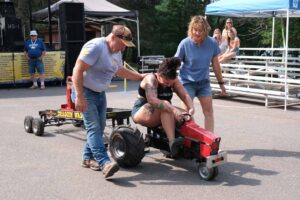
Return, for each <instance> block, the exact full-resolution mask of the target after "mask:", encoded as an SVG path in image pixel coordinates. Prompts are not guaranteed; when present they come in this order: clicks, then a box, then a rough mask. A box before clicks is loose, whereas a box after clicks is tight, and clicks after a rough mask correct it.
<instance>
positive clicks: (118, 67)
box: [72, 25, 144, 178]
mask: <svg viewBox="0 0 300 200" xmlns="http://www.w3.org/2000/svg"><path fill="white" fill-rule="evenodd" d="M134 46H135V45H134V44H133V42H132V34H131V31H130V30H129V29H128V28H127V27H126V26H123V25H114V26H113V29H112V32H111V33H110V34H109V35H108V36H106V37H101V38H95V39H92V40H90V41H88V42H87V43H86V44H84V46H83V47H82V50H81V52H80V54H79V56H78V59H77V61H76V64H75V67H74V69H73V76H72V80H73V86H74V90H72V99H73V101H74V100H75V108H76V110H78V111H81V112H83V119H84V125H85V128H86V130H87V140H86V143H85V145H84V148H83V161H82V164H81V165H82V167H85V168H90V169H92V170H100V169H101V170H102V173H103V175H104V177H105V178H108V177H110V176H112V175H113V174H114V173H115V172H117V171H118V170H119V166H118V164H117V163H115V162H112V161H111V160H110V158H109V156H108V154H107V151H106V148H105V145H104V143H103V138H102V136H103V132H104V128H105V121H106V105H107V102H106V94H105V91H106V90H107V88H108V87H109V85H110V82H111V79H112V78H113V76H114V75H117V76H120V77H123V78H127V79H132V80H142V79H143V77H144V75H141V74H138V73H135V72H132V71H130V70H128V69H126V68H124V67H123V66H122V52H123V51H124V50H125V48H126V47H134Z"/></svg>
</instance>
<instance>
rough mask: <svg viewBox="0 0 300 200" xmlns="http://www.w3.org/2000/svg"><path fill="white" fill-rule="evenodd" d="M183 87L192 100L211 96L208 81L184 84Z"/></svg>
mask: <svg viewBox="0 0 300 200" xmlns="http://www.w3.org/2000/svg"><path fill="white" fill-rule="evenodd" d="M183 87H184V88H185V89H186V91H187V92H188V93H189V95H190V97H191V98H192V99H194V98H195V97H208V96H212V92H211V86H210V80H209V79H204V80H201V81H195V82H188V83H184V84H183Z"/></svg>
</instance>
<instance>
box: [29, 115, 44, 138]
mask: <svg viewBox="0 0 300 200" xmlns="http://www.w3.org/2000/svg"><path fill="white" fill-rule="evenodd" d="M32 130H33V133H34V134H35V135H36V136H42V135H43V134H44V122H43V120H42V119H41V118H34V119H33V121H32Z"/></svg>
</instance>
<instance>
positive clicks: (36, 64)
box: [24, 30, 46, 89]
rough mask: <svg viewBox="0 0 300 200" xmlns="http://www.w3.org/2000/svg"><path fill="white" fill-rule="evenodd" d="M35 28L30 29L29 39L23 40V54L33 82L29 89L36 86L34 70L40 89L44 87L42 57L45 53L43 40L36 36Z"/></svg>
mask: <svg viewBox="0 0 300 200" xmlns="http://www.w3.org/2000/svg"><path fill="white" fill-rule="evenodd" d="M37 35H38V34H37V32H36V30H32V31H30V39H28V40H27V41H26V42H25V45H24V46H25V47H24V54H25V56H26V58H27V60H28V65H29V68H28V69H29V74H30V78H31V80H32V82H33V85H32V86H31V87H30V88H31V89H35V88H38V84H37V79H36V78H35V72H36V71H37V72H38V73H39V75H40V77H39V78H40V82H41V89H45V82H44V81H45V68H44V63H43V57H44V56H45V54H46V49H45V44H44V42H43V41H42V40H41V39H39V38H37Z"/></svg>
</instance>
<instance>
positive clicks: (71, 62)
mask: <svg viewBox="0 0 300 200" xmlns="http://www.w3.org/2000/svg"><path fill="white" fill-rule="evenodd" d="M83 45H84V43H83V42H78V43H74V42H73V43H66V46H65V47H66V61H65V78H66V77H67V76H72V74H73V68H74V66H75V63H76V60H77V57H78V56H79V53H80V51H81V48H82V46H83Z"/></svg>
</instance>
